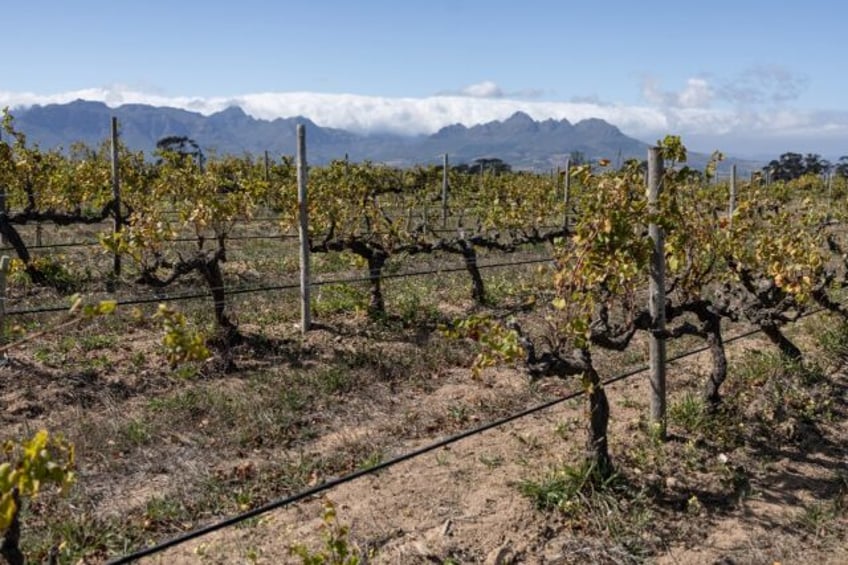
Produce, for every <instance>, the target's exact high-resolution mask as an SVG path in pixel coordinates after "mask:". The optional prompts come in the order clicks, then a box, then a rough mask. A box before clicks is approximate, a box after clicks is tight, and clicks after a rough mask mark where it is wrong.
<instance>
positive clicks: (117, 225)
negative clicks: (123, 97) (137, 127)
mask: <svg viewBox="0 0 848 565" xmlns="http://www.w3.org/2000/svg"><path fill="white" fill-rule="evenodd" d="M112 200H113V201H114V202H115V208H114V209H113V210H112V215H113V217H114V223H113V233H114V234H115V236H117V235H118V234H120V233H121V178H120V168H119V167H118V118H116V117H115V116H112ZM112 274H113V275H114V277H115V280H116V281H117V280H118V278H119V277H120V276H121V254H120V253H118V252H117V251H116V252H115V256H114V258H113V263H112Z"/></svg>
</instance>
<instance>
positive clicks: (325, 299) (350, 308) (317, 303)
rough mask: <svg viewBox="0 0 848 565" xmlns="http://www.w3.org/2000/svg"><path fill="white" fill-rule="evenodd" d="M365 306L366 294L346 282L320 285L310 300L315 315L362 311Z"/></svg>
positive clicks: (366, 303)
mask: <svg viewBox="0 0 848 565" xmlns="http://www.w3.org/2000/svg"><path fill="white" fill-rule="evenodd" d="M367 308H368V294H367V293H366V292H365V291H364V290H362V289H360V288H357V287H355V286H353V285H352V284H348V283H337V284H328V285H324V286H321V287H319V289H318V292H316V293H315V298H314V299H313V301H312V312H313V313H314V314H315V315H316V316H324V315H328V314H339V313H348V312H364V311H365V310H367Z"/></svg>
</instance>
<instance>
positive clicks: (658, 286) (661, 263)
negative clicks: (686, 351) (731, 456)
mask: <svg viewBox="0 0 848 565" xmlns="http://www.w3.org/2000/svg"><path fill="white" fill-rule="evenodd" d="M662 178H663V162H662V155H661V152H660V148H659V147H651V148H650V149H648V211H649V212H651V213H656V212H657V211H658V202H659V197H660V193H661V192H662ZM648 235H649V237H650V238H651V239H652V240H653V242H654V250H653V253H652V257H651V271H650V281H649V284H648V308H649V311H650V314H651V318H652V320H653V331H652V332H651V335H650V338H649V342H650V355H651V375H650V377H651V424H652V425H653V426H654V431H655V432H656V433H657V436H658V437H660V438H661V439H665V434H666V387H665V337H664V336H663V335H662V334H663V333H664V332H665V241H664V240H665V235H664V234H663V230H662V228H660V226H658V225H657V224H655V223H651V224H650V225H649V226H648Z"/></svg>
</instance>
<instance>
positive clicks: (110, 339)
mask: <svg viewBox="0 0 848 565" xmlns="http://www.w3.org/2000/svg"><path fill="white" fill-rule="evenodd" d="M117 342H118V336H116V335H107V334H90V335H83V336H80V337H79V341H78V343H79V346H80V347H81V348H82V350H83V351H96V350H98V349H112V348H114V347H115V345H116V344H117Z"/></svg>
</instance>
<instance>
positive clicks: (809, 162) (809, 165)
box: [763, 152, 848, 180]
mask: <svg viewBox="0 0 848 565" xmlns="http://www.w3.org/2000/svg"><path fill="white" fill-rule="evenodd" d="M763 172H764V173H766V174H767V175H768V176H769V178H771V180H792V179H797V178H799V177H802V176H804V175H821V174H824V173H830V172H833V173H834V174H836V175H837V176H841V177H845V178H848V155H845V156H842V157H840V158H839V160H838V161H837V162H836V164H835V165H834V164H833V163H831V162H830V161H828V160H827V159H822V157H821V155H817V154H815V153H807V154H806V155H801V154H800V153H792V152H789V153H784V154H783V155H781V156H780V157H779V158H777V159H772V160H771V161H770V162H769V164H768V165H766V166H765V167H763Z"/></svg>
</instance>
